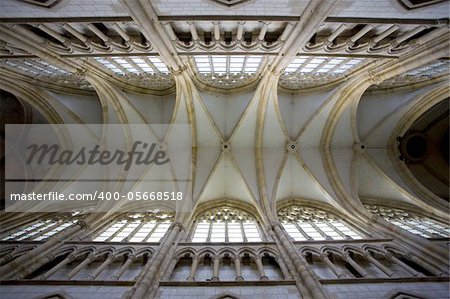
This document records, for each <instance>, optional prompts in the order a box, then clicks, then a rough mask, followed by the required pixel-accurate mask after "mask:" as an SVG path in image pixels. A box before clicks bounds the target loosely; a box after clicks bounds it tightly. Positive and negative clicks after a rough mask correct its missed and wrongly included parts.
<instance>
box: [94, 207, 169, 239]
mask: <svg viewBox="0 0 450 299" xmlns="http://www.w3.org/2000/svg"><path fill="white" fill-rule="evenodd" d="M173 217H174V214H173V213H166V212H160V211H158V210H155V211H151V212H146V213H132V214H125V215H121V216H119V217H117V218H116V219H114V220H113V221H112V222H110V223H109V224H108V225H107V226H106V227H104V228H103V229H101V231H100V232H98V233H97V234H96V235H95V236H94V237H93V241H98V242H159V241H160V240H161V238H162V237H163V236H164V234H165V233H166V231H167V230H168V229H169V227H170V225H171V224H172V222H173Z"/></svg>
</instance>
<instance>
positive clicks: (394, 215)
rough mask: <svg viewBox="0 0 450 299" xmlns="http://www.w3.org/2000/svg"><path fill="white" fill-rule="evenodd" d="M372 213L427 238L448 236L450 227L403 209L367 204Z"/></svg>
mask: <svg viewBox="0 0 450 299" xmlns="http://www.w3.org/2000/svg"><path fill="white" fill-rule="evenodd" d="M365 206H366V208H367V209H368V210H369V212H371V213H372V214H378V215H380V216H381V217H383V218H384V219H385V220H387V221H389V222H390V223H392V224H394V225H396V226H398V227H400V228H402V229H404V230H406V231H409V232H410V233H413V234H415V235H419V236H422V237H425V238H436V237H437V238H440V237H444V238H448V237H449V236H450V228H449V227H448V226H445V225H443V224H441V223H439V222H437V221H435V220H433V219H431V218H427V217H421V216H417V215H413V214H411V213H408V212H406V211H404V210H401V209H394V208H389V207H383V206H375V205H365Z"/></svg>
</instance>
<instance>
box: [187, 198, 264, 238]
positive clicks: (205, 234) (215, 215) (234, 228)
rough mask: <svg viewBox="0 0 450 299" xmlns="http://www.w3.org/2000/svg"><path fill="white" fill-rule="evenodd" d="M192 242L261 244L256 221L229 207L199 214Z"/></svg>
mask: <svg viewBox="0 0 450 299" xmlns="http://www.w3.org/2000/svg"><path fill="white" fill-rule="evenodd" d="M192 242H200V243H203V242H261V236H260V234H259V230H258V225H257V223H256V220H255V219H254V218H253V217H252V216H251V215H249V214H247V213H245V212H244V211H241V210H239V209H235V208H231V207H220V208H215V209H211V210H208V211H206V212H204V213H202V214H200V215H199V216H198V217H197V219H196V226H195V230H194V232H193V236H192Z"/></svg>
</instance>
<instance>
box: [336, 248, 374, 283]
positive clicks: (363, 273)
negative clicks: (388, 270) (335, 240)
mask: <svg viewBox="0 0 450 299" xmlns="http://www.w3.org/2000/svg"><path fill="white" fill-rule="evenodd" d="M342 259H343V260H344V261H346V262H347V263H349V264H350V265H351V266H352V267H353V268H354V269H355V270H356V271H358V273H359V274H361V276H362V277H370V276H369V273H367V271H366V270H364V269H363V268H361V267H360V266H359V265H358V263H357V262H355V261H354V260H353V259H352V258H351V257H350V255H349V254H348V253H344V254H343V255H342Z"/></svg>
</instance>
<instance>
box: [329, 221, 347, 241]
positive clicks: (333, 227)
mask: <svg viewBox="0 0 450 299" xmlns="http://www.w3.org/2000/svg"><path fill="white" fill-rule="evenodd" d="M325 223H326V224H327V225H328V226H329V227H331V228H332V229H333V230H334V231H335V232H336V233H338V234H339V236H341V237H342V238H344V239H347V236H346V235H345V234H344V233H343V232H341V230H340V229H338V228H337V227H336V226H334V225H333V224H332V223H331V222H330V221H327V222H325Z"/></svg>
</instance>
